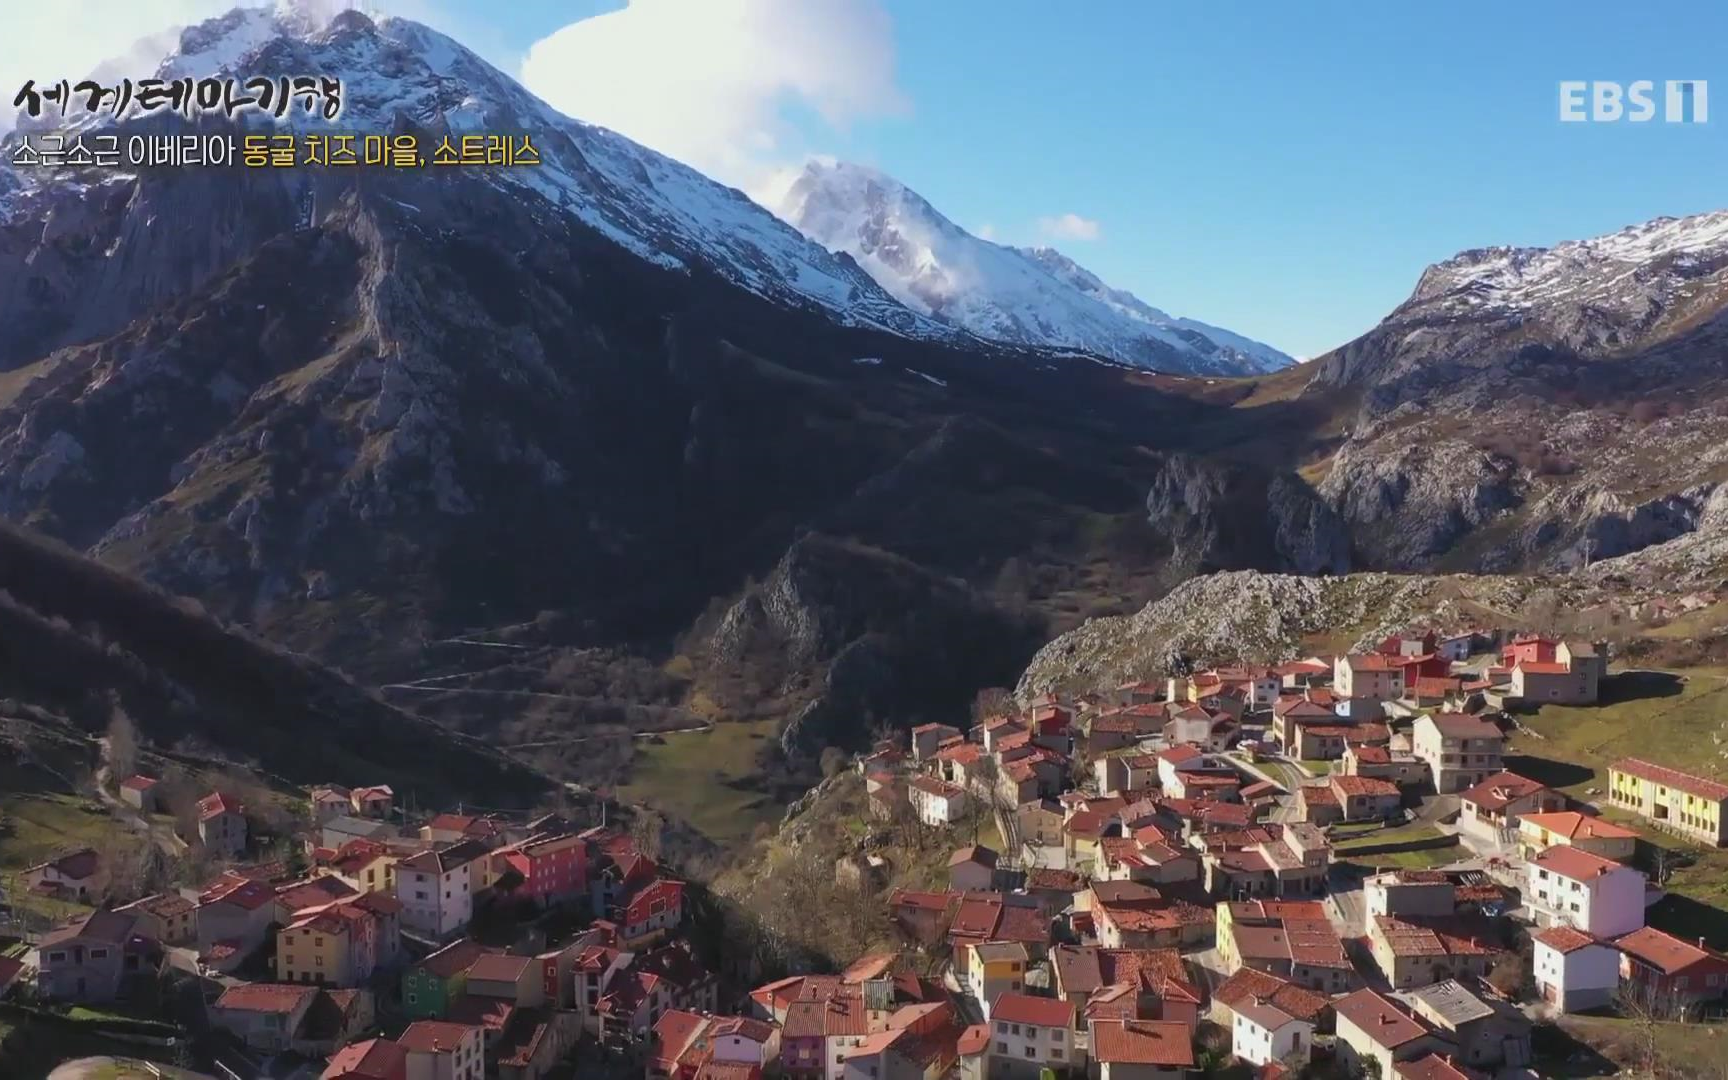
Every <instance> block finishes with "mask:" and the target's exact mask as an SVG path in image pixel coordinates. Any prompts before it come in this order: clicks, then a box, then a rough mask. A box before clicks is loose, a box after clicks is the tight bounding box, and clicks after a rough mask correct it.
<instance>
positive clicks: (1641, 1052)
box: [1618, 980, 1686, 1080]
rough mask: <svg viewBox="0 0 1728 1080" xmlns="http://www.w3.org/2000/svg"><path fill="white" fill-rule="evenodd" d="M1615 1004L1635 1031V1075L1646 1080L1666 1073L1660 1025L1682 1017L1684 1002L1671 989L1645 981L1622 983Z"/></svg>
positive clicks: (1684, 1009) (1683, 1015)
mask: <svg viewBox="0 0 1728 1080" xmlns="http://www.w3.org/2000/svg"><path fill="white" fill-rule="evenodd" d="M1618 1003H1619V1006H1620V1012H1621V1015H1623V1016H1625V1017H1626V1018H1627V1019H1628V1020H1630V1021H1632V1027H1633V1029H1634V1031H1635V1032H1636V1033H1637V1036H1636V1046H1637V1051H1638V1062H1637V1069H1638V1073H1637V1075H1639V1076H1643V1077H1647V1078H1649V1080H1656V1078H1657V1077H1661V1076H1664V1075H1666V1074H1667V1072H1668V1069H1667V1067H1666V1063H1665V1062H1664V1061H1663V1060H1662V1053H1661V1034H1662V1025H1663V1024H1668V1023H1674V1022H1675V1021H1678V1020H1682V1019H1684V1018H1685V1014H1686V1008H1685V1005H1684V1003H1683V1002H1681V1001H1680V1000H1679V999H1677V998H1676V997H1675V996H1674V995H1673V994H1672V993H1671V992H1669V991H1666V990H1664V989H1662V988H1661V987H1659V986H1657V985H1656V984H1654V983H1651V982H1648V981H1644V980H1632V981H1628V982H1622V983H1621V984H1620V994H1619V998H1618Z"/></svg>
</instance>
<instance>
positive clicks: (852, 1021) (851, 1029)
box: [780, 987, 869, 1039]
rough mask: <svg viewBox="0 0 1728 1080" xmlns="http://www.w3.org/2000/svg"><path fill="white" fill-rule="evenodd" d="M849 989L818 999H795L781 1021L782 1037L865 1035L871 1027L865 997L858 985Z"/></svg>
mask: <svg viewBox="0 0 1728 1080" xmlns="http://www.w3.org/2000/svg"><path fill="white" fill-rule="evenodd" d="M849 989H850V990H851V992H850V993H835V994H832V995H830V996H829V997H826V998H822V999H816V1000H800V1001H795V1002H793V1003H792V1004H791V1005H789V1006H787V1008H786V1020H785V1022H784V1023H783V1024H782V1025H781V1029H780V1034H781V1036H782V1037H783V1038H788V1039H799V1038H805V1039H807V1038H815V1037H817V1036H834V1035H847V1036H851V1035H864V1034H866V1033H867V1032H868V1031H869V1023H868V1019H867V1017H866V1015H865V1011H864V999H863V997H862V996H861V995H860V994H859V993H858V990H857V988H856V987H851V988H849Z"/></svg>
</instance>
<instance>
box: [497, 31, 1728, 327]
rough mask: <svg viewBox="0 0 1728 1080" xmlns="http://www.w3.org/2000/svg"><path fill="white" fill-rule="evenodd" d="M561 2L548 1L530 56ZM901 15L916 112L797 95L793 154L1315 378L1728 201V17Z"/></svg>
mask: <svg viewBox="0 0 1728 1080" xmlns="http://www.w3.org/2000/svg"><path fill="white" fill-rule="evenodd" d="M554 6H555V5H545V6H544V9H542V8H540V7H536V5H533V4H526V5H522V6H521V7H520V8H519V9H517V10H516V11H515V13H514V14H513V15H512V19H513V20H517V25H516V26H515V28H514V30H513V33H514V34H516V35H517V36H518V37H520V38H522V39H527V38H529V37H533V36H535V35H537V34H539V33H541V32H542V30H541V28H539V27H536V26H535V25H534V23H535V22H536V20H537V16H538V14H539V13H540V12H541V11H542V10H546V11H550V9H551V8H552V7H554ZM618 6H620V5H618V4H607V3H594V4H589V5H587V6H586V8H585V10H595V11H600V10H608V9H611V8H615V7H618ZM884 6H885V8H886V11H887V14H888V16H889V18H890V19H891V35H892V60H891V63H892V71H893V78H894V81H895V83H896V85H897V87H898V89H899V91H900V96H901V97H902V98H903V100H902V101H901V102H899V103H898V104H897V105H896V106H895V107H892V108H886V109H883V110H882V111H881V114H880V115H856V116H851V117H848V118H844V119H843V120H842V122H840V123H829V122H827V121H826V120H824V119H823V118H822V117H821V116H820V115H819V114H818V113H817V111H816V110H813V109H810V108H806V107H805V103H804V102H803V101H801V100H800V95H799V94H798V93H797V92H796V91H788V92H786V93H784V94H782V95H781V100H780V101H779V102H778V105H779V108H780V117H781V118H782V119H783V120H785V121H786V122H787V124H788V127H789V130H790V133H791V134H790V137H788V138H785V139H783V140H782V143H783V144H782V145H780V146H777V147H776V149H777V150H779V151H781V152H783V153H785V152H794V151H797V150H805V151H810V152H820V153H828V154H833V155H835V156H838V157H841V158H845V159H850V160H856V161H861V162H865V163H868V164H872V165H875V166H877V167H879V168H882V169H884V170H885V171H887V172H889V173H891V174H893V175H895V176H897V177H898V178H900V179H901V180H903V181H905V182H906V183H907V184H909V185H910V186H912V187H913V188H914V189H916V190H918V191H919V192H921V193H922V194H923V195H925V196H926V197H927V198H928V199H929V200H930V201H931V202H932V203H933V204H934V205H935V206H937V207H938V208H939V209H941V210H943V211H944V212H946V213H947V214H948V215H949V216H950V217H952V218H954V219H955V220H956V221H957V222H959V223H960V224H961V225H963V226H966V227H967V228H970V229H973V230H974V231H977V230H978V229H980V228H981V227H983V226H986V225H988V226H991V227H993V231H994V233H995V235H996V236H997V238H999V239H1002V240H1004V241H1009V242H1015V243H1035V242H1045V241H1046V239H1047V238H1046V237H1044V236H1042V235H1040V230H1039V229H1038V227H1037V224H1036V223H1037V222H1038V221H1039V220H1040V219H1043V218H1048V217H1051V216H1054V215H1059V214H1068V213H1071V214H1075V215H1078V216H1080V217H1083V218H1085V219H1088V220H1089V221H1092V222H1096V223H1097V227H1098V230H1097V231H1098V235H1097V237H1096V238H1095V239H1092V240H1082V239H1074V238H1066V239H1059V240H1055V241H1054V242H1055V243H1057V244H1058V246H1061V247H1063V248H1064V249H1065V250H1066V251H1068V253H1069V254H1071V255H1072V256H1074V257H1075V258H1076V259H1078V260H1079V261H1081V262H1082V263H1084V264H1086V265H1087V266H1089V267H1091V268H1092V269H1093V270H1095V271H1096V272H1097V273H1099V274H1100V275H1101V276H1102V277H1104V278H1105V279H1106V280H1108V281H1110V282H1112V283H1114V284H1117V285H1120V286H1122V287H1126V288H1128V289H1130V290H1132V291H1133V292H1135V293H1137V294H1139V295H1140V296H1141V297H1142V298H1143V299H1145V300H1147V301H1148V302H1150V303H1153V304H1156V305H1158V306H1161V307H1163V308H1165V309H1166V310H1169V311H1171V312H1173V313H1176V314H1184V315H1190V316H1193V317H1195V318H1200V319H1205V320H1207V321H1210V322H1214V323H1217V324H1219V325H1223V326H1227V327H1230V328H1232V329H1235V330H1238V331H1241V332H1244V333H1247V334H1250V335H1252V336H1256V337H1259V338H1261V339H1263V340H1266V341H1268V342H1270V343H1271V344H1273V345H1276V346H1278V347H1280V348H1283V349H1284V350H1286V351H1288V352H1290V353H1293V354H1297V355H1304V356H1307V355H1315V354H1318V353H1320V352H1323V351H1325V350H1326V349H1328V348H1331V347H1334V346H1336V345H1340V344H1342V343H1344V342H1345V341H1347V340H1348V339H1350V338H1352V337H1354V336H1356V335H1357V334H1359V333H1361V332H1362V331H1363V330H1365V329H1367V328H1368V327H1370V326H1372V325H1373V324H1374V323H1375V322H1376V321H1378V320H1379V319H1380V318H1381V317H1382V316H1383V315H1385V313H1386V312H1387V311H1389V310H1390V309H1391V308H1392V307H1393V306H1394V305H1396V304H1397V303H1398V302H1399V301H1401V300H1402V299H1403V298H1404V297H1405V296H1406V295H1408V293H1409V291H1410V289H1411V287H1412V286H1413V285H1414V283H1415V280H1416V278H1417V276H1418V275H1419V274H1420V272H1421V270H1422V268H1423V267H1424V266H1425V265H1427V264H1428V263H1431V262H1433V261H1435V260H1437V259H1441V258H1444V257H1446V256H1448V255H1450V254H1452V253H1453V252H1456V251H1459V250H1462V249H1464V248H1469V247H1478V246H1485V245H1491V244H1549V243H1553V242H1556V241H1559V240H1563V239H1569V238H1578V237H1584V236H1590V235H1595V234H1597V233H1601V232H1606V231H1611V230H1613V229H1616V228H1619V227H1621V226H1622V225H1626V224H1630V223H1633V222H1636V221H1642V220H1645V219H1648V218H1651V217H1656V216H1659V215H1663V214H1672V215H1681V214H1688V213H1695V212H1699V211H1703V210H1710V209H1717V208H1720V207H1723V206H1725V205H1728V192H1725V191H1724V188H1723V178H1724V176H1728V53H1725V52H1724V51H1723V49H1722V42H1724V41H1728V6H1723V5H1695V6H1693V7H1691V8H1688V9H1686V10H1685V11H1684V14H1683V15H1682V10H1681V9H1680V8H1678V7H1670V8H1667V9H1665V10H1666V11H1667V12H1669V14H1668V16H1667V17H1664V18H1659V17H1656V16H1655V15H1652V14H1646V15H1636V14H1634V13H1633V11H1632V9H1630V8H1627V7H1626V6H1624V5H1614V6H1609V5H1606V4H1590V3H1569V4H1565V5H1561V4H1553V3H1530V4H1506V3H1499V4H1489V3H1465V4H1458V5H1451V6H1449V7H1448V8H1447V9H1444V10H1437V9H1434V8H1432V7H1430V6H1426V5H1424V6H1422V7H1420V8H1418V7H1417V6H1416V5H1368V4H1362V3H1320V4H1308V5H1273V4H1181V5H1174V4H1150V3H1139V2H1119V3H1118V2H1102V0H1101V2H1096V3H1091V4H1087V5H1055V4H1051V3H1048V2H1047V0H1037V2H1035V0H987V2H985V0H942V2H939V3H930V2H925V0H884ZM560 7H561V6H560ZM562 10H564V11H568V10H569V9H568V8H567V7H562ZM1082 13H1083V15H1082ZM560 20H565V21H567V20H568V16H567V15H557V16H553V18H552V21H553V22H556V21H560ZM1713 76H1714V77H1715V79H1716V80H1717V81H1716V82H1715V86H1714V87H1713V88H1714V89H1716V91H1717V95H1718V102H1719V103H1718V102H1713V104H1714V105H1715V110H1716V112H1717V116H1716V117H1715V119H1714V121H1713V122H1712V123H1710V124H1708V125H1682V124H1665V123H1661V122H1654V123H1647V124H1627V123H1621V124H1562V123H1560V122H1559V120H1558V89H1557V84H1558V83H1559V81H1561V80H1563V79H1616V80H1624V81H1630V80H1633V79H1641V78H1644V79H1654V80H1657V81H1658V82H1660V81H1661V80H1665V79H1711V78H1712V77H1713ZM861 111H865V110H861ZM626 134H629V132H628V131H626ZM800 144H801V145H800Z"/></svg>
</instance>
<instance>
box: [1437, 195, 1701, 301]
mask: <svg viewBox="0 0 1728 1080" xmlns="http://www.w3.org/2000/svg"><path fill="white" fill-rule="evenodd" d="M1724 269H1728V210H1718V211H1715V212H1712V213H1707V214H1697V215H1694V216H1692V217H1684V218H1672V217H1661V218H1656V219H1655V220H1653V221H1647V222H1644V223H1642V224H1639V225H1631V226H1628V227H1627V228H1624V229H1621V230H1620V231H1618V232H1613V233H1609V234H1607V235H1605V236H1597V237H1593V238H1591V239H1588V240H1569V241H1566V242H1565V243H1561V244H1556V245H1555V246H1553V247H1549V248H1541V247H1491V248H1478V249H1475V250H1472V251H1464V252H1460V253H1459V254H1457V255H1454V256H1453V257H1452V258H1450V259H1447V260H1445V261H1444V262H1440V263H1436V264H1435V265H1433V266H1430V267H1429V268H1428V269H1427V270H1426V271H1425V272H1424V273H1423V274H1422V278H1421V280H1420V281H1419V282H1418V283H1417V285H1416V290H1415V292H1414V293H1413V294H1412V295H1411V298H1410V301H1409V303H1408V304H1407V305H1406V309H1410V308H1415V309H1418V310H1420V311H1421V312H1423V313H1424V314H1426V315H1434V314H1451V315H1466V314H1469V315H1476V316H1481V315H1497V314H1513V313H1525V314H1528V313H1531V312H1535V311H1538V310H1539V309H1555V308H1558V307H1567V306H1570V307H1581V306H1589V307H1592V308H1596V309H1599V310H1602V311H1607V312H1613V313H1615V314H1619V315H1632V316H1637V315H1639V314H1642V313H1644V312H1645V311H1647V310H1649V309H1652V308H1660V307H1667V306H1670V305H1672V304H1674V303H1676V302H1677V301H1684V300H1686V299H1689V298H1691V297H1692V296H1693V295H1695V294H1696V293H1697V291H1698V290H1699V289H1701V288H1703V287H1704V286H1705V284H1706V283H1707V281H1708V280H1709V279H1711V278H1712V277H1713V276H1716V275H1718V274H1719V273H1720V272H1721V271H1723V270H1724Z"/></svg>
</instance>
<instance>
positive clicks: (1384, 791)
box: [1332, 774, 1399, 796]
mask: <svg viewBox="0 0 1728 1080" xmlns="http://www.w3.org/2000/svg"><path fill="white" fill-rule="evenodd" d="M1332 786H1333V787H1335V788H1337V789H1338V790H1339V791H1341V792H1343V793H1344V794H1345V795H1347V796H1348V795H1374V796H1385V795H1397V794H1399V791H1398V785H1397V784H1394V783H1393V782H1392V781H1390V780H1381V779H1379V778H1378V777H1373V776H1347V775H1342V774H1338V775H1334V776H1333V777H1332Z"/></svg>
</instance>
